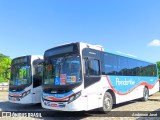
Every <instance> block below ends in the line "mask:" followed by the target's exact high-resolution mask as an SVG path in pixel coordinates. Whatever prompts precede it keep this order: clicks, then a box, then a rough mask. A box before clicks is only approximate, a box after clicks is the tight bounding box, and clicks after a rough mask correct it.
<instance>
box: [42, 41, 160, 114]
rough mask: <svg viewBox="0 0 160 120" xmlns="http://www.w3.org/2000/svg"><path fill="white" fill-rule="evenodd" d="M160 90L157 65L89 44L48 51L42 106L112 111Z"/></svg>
mask: <svg viewBox="0 0 160 120" xmlns="http://www.w3.org/2000/svg"><path fill="white" fill-rule="evenodd" d="M158 90H159V82H158V73H157V66H156V64H155V63H151V62H145V61H143V60H140V59H137V58H135V57H131V56H128V55H124V54H120V53H116V52H109V51H106V52H104V49H103V47H101V46H97V45H90V44H86V43H81V42H78V43H71V44H65V45H61V46H57V47H54V48H51V49H49V50H46V51H45V53H44V74H43V84H42V101H41V104H42V107H43V108H46V109H52V110H60V111H88V110H92V109H96V108H99V109H100V110H101V111H103V112H107V111H110V110H111V109H112V106H113V104H118V103H122V102H126V101H130V100H133V99H138V98H142V99H143V100H144V101H146V100H147V99H148V97H149V95H151V94H153V93H155V92H157V91H158Z"/></svg>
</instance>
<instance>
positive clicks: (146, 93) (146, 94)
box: [142, 87, 149, 101]
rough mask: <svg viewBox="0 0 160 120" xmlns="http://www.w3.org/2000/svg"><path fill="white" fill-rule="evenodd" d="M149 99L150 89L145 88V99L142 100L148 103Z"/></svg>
mask: <svg viewBox="0 0 160 120" xmlns="http://www.w3.org/2000/svg"><path fill="white" fill-rule="evenodd" d="M148 97H149V91H148V88H146V87H145V88H144V90H143V98H142V101H147V100H148Z"/></svg>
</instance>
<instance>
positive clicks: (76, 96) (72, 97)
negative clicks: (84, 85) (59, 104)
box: [68, 91, 81, 103]
mask: <svg viewBox="0 0 160 120" xmlns="http://www.w3.org/2000/svg"><path fill="white" fill-rule="evenodd" d="M79 96H81V91H79V92H77V93H75V94H73V95H72V96H70V97H69V101H68V103H71V102H72V101H74V100H75V99H77V98H78V97H79Z"/></svg>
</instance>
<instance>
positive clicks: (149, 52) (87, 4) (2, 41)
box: [0, 0, 160, 62]
mask: <svg viewBox="0 0 160 120" xmlns="http://www.w3.org/2000/svg"><path fill="white" fill-rule="evenodd" d="M159 6H160V1H159V0H152V1H151V0H0V53H1V54H5V55H7V56H10V58H12V59H13V58H15V57H19V56H23V55H43V54H44V52H45V50H47V49H49V48H52V47H55V46H57V45H61V44H65V43H69V42H85V43H89V44H96V45H97V44H98V45H102V46H103V47H104V49H107V50H111V51H120V52H123V53H127V54H132V55H134V56H137V58H141V59H145V60H148V61H151V62H157V61H160V7H159Z"/></svg>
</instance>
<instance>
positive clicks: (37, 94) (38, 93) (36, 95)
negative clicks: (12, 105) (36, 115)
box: [32, 86, 42, 103]
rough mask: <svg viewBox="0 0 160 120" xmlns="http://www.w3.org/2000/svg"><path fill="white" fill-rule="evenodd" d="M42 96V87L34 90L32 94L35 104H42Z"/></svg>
mask: <svg viewBox="0 0 160 120" xmlns="http://www.w3.org/2000/svg"><path fill="white" fill-rule="evenodd" d="M41 94H42V86H38V87H35V88H33V92H32V95H33V97H32V99H33V103H40V102H41Z"/></svg>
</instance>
